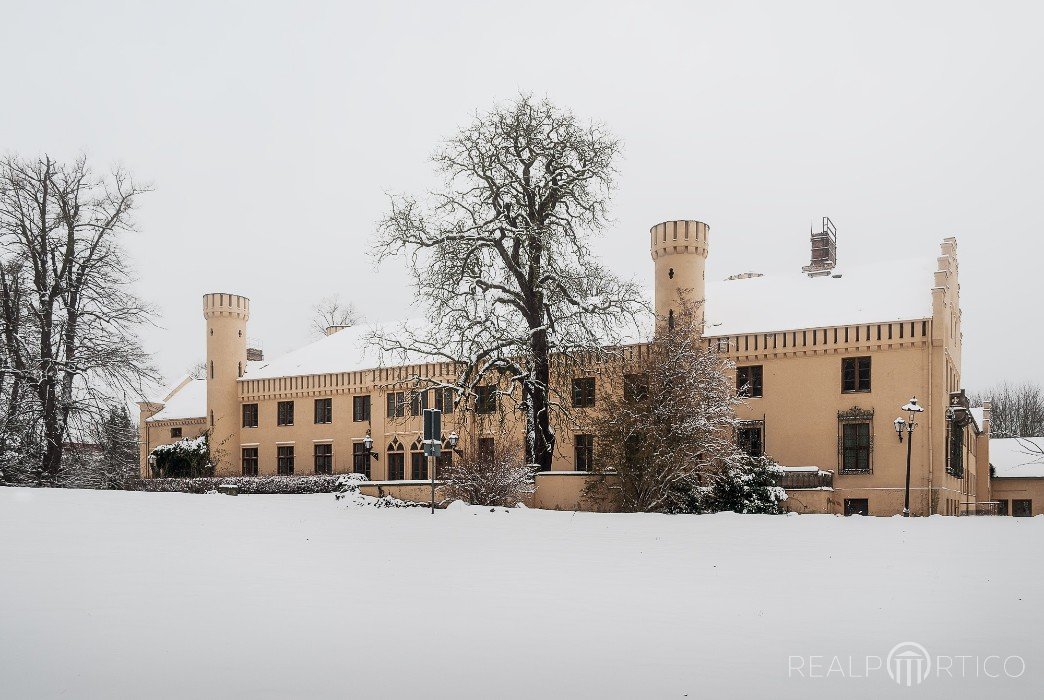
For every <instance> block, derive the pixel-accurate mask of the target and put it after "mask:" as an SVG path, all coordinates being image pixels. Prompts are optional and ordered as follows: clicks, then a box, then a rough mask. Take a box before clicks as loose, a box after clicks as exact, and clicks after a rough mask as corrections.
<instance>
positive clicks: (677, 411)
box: [590, 304, 739, 511]
mask: <svg viewBox="0 0 1044 700" xmlns="http://www.w3.org/2000/svg"><path fill="white" fill-rule="evenodd" d="M700 332H701V329H700V327H699V322H698V315H697V314H696V313H695V312H694V311H693V305H692V304H688V305H686V306H683V310H682V312H681V313H679V314H677V315H676V316H675V323H674V324H673V326H668V324H666V323H663V324H661V325H660V327H659V328H658V332H657V334H656V336H655V337H654V339H653V341H652V342H651V343H649V344H648V345H645V346H638V347H637V348H635V351H634V352H633V353H632V356H631V357H630V358H629V359H627V360H625V361H622V362H621V363H620V364H619V365H618V366H617V367H615V368H614V369H613V371H611V372H607V373H606V374H607V376H606V380H610V379H612V380H615V385H613V384H610V382H608V381H605V382H604V383H605V384H609V385H610V386H609V387H608V390H607V391H605V392H602V396H601V398H600V399H599V410H598V413H597V414H596V415H595V417H594V418H593V421H592V425H591V426H590V428H591V430H592V432H593V433H594V434H595V435H596V437H595V447H596V460H595V462H596V464H597V465H598V468H599V470H603V471H610V472H615V474H616V475H617V477H618V479H619V482H620V487H621V493H620V497H621V505H622V507H623V509H624V510H626V511H669V510H675V509H677V506H678V503H679V501H680V500H684V499H685V498H686V497H687V494H689V493H690V492H691V491H693V489H696V488H699V487H700V485H701V484H709V483H710V480H711V477H712V476H714V475H715V474H716V473H717V470H718V468H719V467H720V465H721V464H722V463H724V462H727V461H728V460H730V459H731V458H732V457H733V456H734V455H735V454H736V448H735V443H734V429H735V425H736V413H735V406H736V404H737V403H738V402H739V399H737V397H736V394H735V391H734V388H733V386H732V382H731V381H730V378H729V374H728V372H729V369H730V363H729V362H728V360H726V359H724V358H722V357H720V356H718V355H717V354H716V353H714V352H713V351H712V350H710V349H708V348H707V347H705V345H704V343H702V342H701V338H700Z"/></svg>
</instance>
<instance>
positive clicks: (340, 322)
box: [312, 294, 359, 337]
mask: <svg viewBox="0 0 1044 700" xmlns="http://www.w3.org/2000/svg"><path fill="white" fill-rule="evenodd" d="M358 322H359V311H358V310H357V309H356V308H355V304H353V303H352V302H350V301H343V300H342V299H341V297H340V296H339V295H337V294H332V295H330V296H328V297H323V298H322V299H320V300H319V303H318V304H316V305H315V306H314V307H312V333H313V334H314V335H316V336H318V337H322V336H324V335H326V329H327V328H330V327H334V326H343V327H347V326H354V325H355V324H356V323H358Z"/></svg>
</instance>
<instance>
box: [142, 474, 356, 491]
mask: <svg viewBox="0 0 1044 700" xmlns="http://www.w3.org/2000/svg"><path fill="white" fill-rule="evenodd" d="M340 476H341V475H332V474H317V475H310V476H226V477H198V478H195V479H187V478H167V479H130V480H128V481H127V483H126V484H125V486H124V488H126V489H127V490H128V491H158V492H164V493H168V492H169V493H210V492H211V491H217V487H218V486H221V485H222V484H233V485H235V486H237V487H238V488H239V492H240V493H242V494H262V493H333V492H334V491H336V490H337V479H338V478H340Z"/></svg>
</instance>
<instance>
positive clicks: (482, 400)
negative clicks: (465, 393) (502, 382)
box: [475, 384, 497, 413]
mask: <svg viewBox="0 0 1044 700" xmlns="http://www.w3.org/2000/svg"><path fill="white" fill-rule="evenodd" d="M496 410H497V388H496V387H495V386H493V385H492V384H487V385H485V386H477V387H475V413H493V412H495V411H496Z"/></svg>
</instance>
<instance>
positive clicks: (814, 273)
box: [801, 216, 837, 277]
mask: <svg viewBox="0 0 1044 700" xmlns="http://www.w3.org/2000/svg"><path fill="white" fill-rule="evenodd" d="M836 265H837V229H836V228H834V222H833V221H831V220H830V217H827V216H824V217H823V230H822V231H819V232H816V231H813V232H812V261H811V262H810V263H809V264H808V265H805V266H804V267H802V268H801V271H802V272H804V273H805V274H807V275H808V276H809V277H823V276H825V275H829V274H830V272H831V271H832V270H833V269H834V267H835V266H836Z"/></svg>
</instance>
